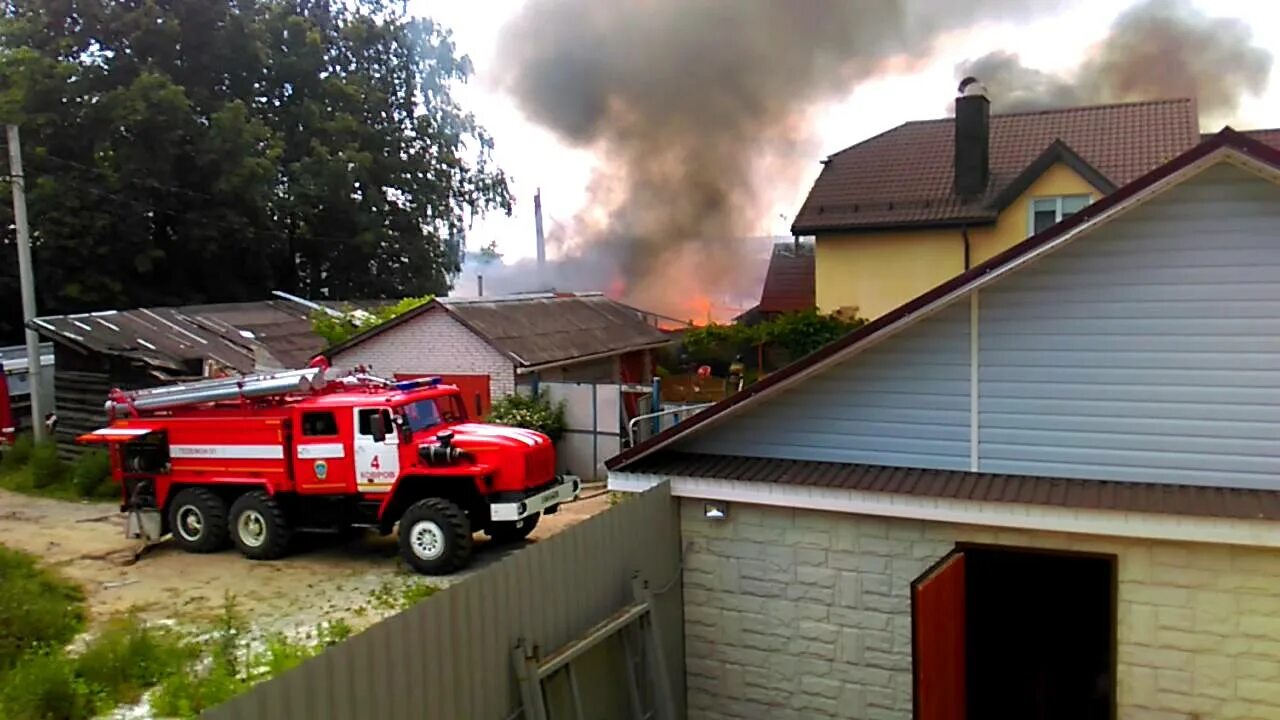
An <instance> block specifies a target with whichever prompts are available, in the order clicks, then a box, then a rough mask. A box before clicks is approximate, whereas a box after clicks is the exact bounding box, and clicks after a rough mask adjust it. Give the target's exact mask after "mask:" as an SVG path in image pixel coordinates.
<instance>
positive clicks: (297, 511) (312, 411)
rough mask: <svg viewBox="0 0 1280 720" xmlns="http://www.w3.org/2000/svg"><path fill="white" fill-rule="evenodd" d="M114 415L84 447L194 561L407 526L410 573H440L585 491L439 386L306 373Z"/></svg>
mask: <svg viewBox="0 0 1280 720" xmlns="http://www.w3.org/2000/svg"><path fill="white" fill-rule="evenodd" d="M107 411H108V415H109V417H110V418H111V421H110V424H109V425H108V426H107V427H104V428H102V429H100V430H97V431H94V432H92V433H89V434H88V435H84V436H82V437H81V438H80V441H81V442H85V443H102V444H106V445H107V446H108V448H109V449H110V454H111V465H112V472H113V477H114V478H115V479H116V480H117V481H118V482H120V484H121V488H122V494H123V503H122V506H121V510H122V511H124V512H126V513H128V515H129V532H130V535H131V536H132V537H141V538H146V539H151V540H154V539H158V538H159V537H161V536H162V535H164V534H171V535H172V536H173V539H174V542H175V543H176V544H177V545H178V546H179V547H181V548H183V549H184V550H187V551H189V552H196V553H207V552H214V551H217V550H221V549H222V548H224V547H226V546H227V545H228V544H232V545H234V546H235V547H236V548H237V549H239V551H240V552H241V553H242V554H244V555H245V556H246V557H249V558H252V559H272V558H277V557H280V556H282V555H284V554H285V553H286V552H287V550H288V547H289V544H290V541H291V539H292V538H293V536H294V535H295V534H297V533H300V532H308V531H312V532H342V531H345V530H347V529H350V528H372V529H375V530H377V531H379V532H380V533H382V534H390V533H391V532H392V530H393V529H395V528H396V527H397V525H398V528H399V530H398V535H399V538H398V539H399V545H400V551H401V554H402V555H403V556H404V558H405V560H406V561H407V562H408V563H409V565H410V566H412V567H413V568H414V569H415V570H417V571H419V572H422V573H428V574H444V573H449V572H453V571H455V570H457V569H459V568H461V567H463V566H465V565H466V564H467V562H468V560H469V558H470V555H471V551H472V533H473V532H474V531H477V530H479V531H482V532H484V533H485V534H487V535H488V536H489V537H490V538H491V539H493V540H494V541H498V542H512V541H516V540H520V539H523V538H524V537H525V536H527V535H528V534H529V532H530V531H531V530H533V528H534V526H535V525H536V524H537V522H538V518H539V517H540V515H541V514H543V513H547V514H550V513H554V512H556V511H557V510H558V509H559V506H560V504H561V503H564V502H566V501H569V500H572V499H573V498H575V497H576V496H577V495H578V493H579V491H580V487H581V483H580V481H579V479H578V478H576V477H573V476H558V475H557V474H556V457H555V449H554V446H553V445H552V444H551V440H550V438H548V437H547V436H546V435H543V434H541V433H538V432H535V431H532V430H525V429H521V428H514V427H506V426H500V425H489V424H483V423H477V422H472V421H471V420H470V419H469V418H468V416H467V408H466V403H465V402H463V400H462V396H461V393H460V392H459V391H458V389H457V388H456V387H454V386H451V385H444V384H442V383H440V381H439V379H436V378H430V379H420V380H411V381H405V382H392V381H388V380H384V379H381V378H374V377H370V376H364V375H348V376H345V377H340V378H337V379H335V380H333V381H328V380H326V378H325V369H324V368H308V369H306V370H296V371H288V372H283V373H276V374H272V375H259V376H250V377H241V378H230V379H224V380H210V381H204V382H197V383H190V384H185V385H176V386H170V387H167V388H157V389H153V390H141V391H135V392H128V393H125V392H120V391H113V393H112V395H111V399H110V400H109V401H108V403H107Z"/></svg>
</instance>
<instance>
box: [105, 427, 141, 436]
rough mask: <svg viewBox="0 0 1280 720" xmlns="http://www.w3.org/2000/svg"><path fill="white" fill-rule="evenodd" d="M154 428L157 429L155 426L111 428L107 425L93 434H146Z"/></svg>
mask: <svg viewBox="0 0 1280 720" xmlns="http://www.w3.org/2000/svg"><path fill="white" fill-rule="evenodd" d="M153 430H155V428H145V427H140V428H131V427H120V428H111V427H106V428H102V429H101V430H94V431H93V433H92V434H93V435H112V436H120V435H146V434H147V433H149V432H152V431H153Z"/></svg>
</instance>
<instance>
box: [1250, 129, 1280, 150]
mask: <svg viewBox="0 0 1280 720" xmlns="http://www.w3.org/2000/svg"><path fill="white" fill-rule="evenodd" d="M1244 134H1245V135H1248V136H1249V137H1251V138H1253V139H1254V140H1257V141H1258V142H1264V143H1266V144H1268V145H1270V146H1272V147H1277V148H1280V128H1271V129H1268V130H1246V131H1245V133H1244Z"/></svg>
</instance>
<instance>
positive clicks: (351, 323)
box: [311, 295, 431, 346]
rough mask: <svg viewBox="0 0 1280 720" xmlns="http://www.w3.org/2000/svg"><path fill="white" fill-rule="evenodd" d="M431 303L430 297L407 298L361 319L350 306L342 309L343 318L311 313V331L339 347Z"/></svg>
mask: <svg viewBox="0 0 1280 720" xmlns="http://www.w3.org/2000/svg"><path fill="white" fill-rule="evenodd" d="M430 301H431V296H430V295H423V296H421V297H407V298H404V299H403V300H400V301H399V302H396V303H393V304H391V305H384V306H383V307H380V308H377V309H375V310H373V311H372V312H368V313H365V314H364V315H361V316H359V317H357V316H356V313H355V308H353V307H351V306H349V305H348V306H345V307H343V308H342V309H341V311H340V312H343V313H345V314H344V315H343V316H342V317H334V316H333V315H330V314H329V313H328V312H325V311H324V310H316V311H315V312H313V313H311V331H312V332H314V333H315V334H317V335H319V336H320V337H322V338H324V341H325V343H326V344H328V345H329V346H333V345H337V344H339V343H343V342H346V341H347V340H349V339H351V338H353V337H355V336H356V335H359V334H360V333H362V332H364V331H365V330H368V329H369V328H372V327H375V326H378V325H381V324H382V323H384V322H386V321H388V320H391V319H393V318H395V317H398V316H400V315H403V314H404V313H406V312H408V311H410V310H412V309H414V308H416V307H418V306H419V305H423V304H425V303H428V302H430Z"/></svg>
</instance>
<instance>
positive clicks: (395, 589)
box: [372, 580, 440, 612]
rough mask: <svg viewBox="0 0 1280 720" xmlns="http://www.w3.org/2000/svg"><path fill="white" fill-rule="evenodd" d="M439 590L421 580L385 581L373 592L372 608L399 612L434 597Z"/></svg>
mask: <svg viewBox="0 0 1280 720" xmlns="http://www.w3.org/2000/svg"><path fill="white" fill-rule="evenodd" d="M439 589H440V588H438V587H436V586H434V585H429V584H427V583H425V582H423V581H421V580H387V581H385V582H383V583H382V584H381V585H379V586H378V588H377V589H376V590H374V591H373V595H372V600H373V606H374V607H376V608H379V609H381V610H389V611H392V612H400V611H402V610H407V609H409V608H411V607H413V606H414V605H417V604H418V603H419V602H422V601H423V600H426V599H427V598H429V597H431V596H432V595H435V594H436V591H438V590H439Z"/></svg>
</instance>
